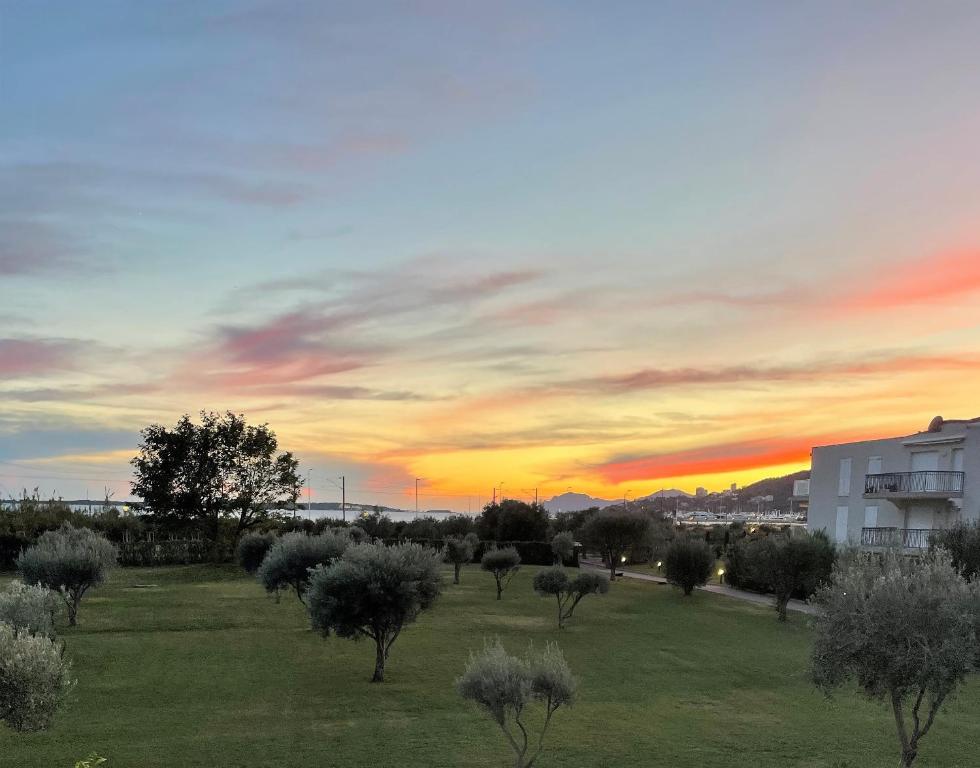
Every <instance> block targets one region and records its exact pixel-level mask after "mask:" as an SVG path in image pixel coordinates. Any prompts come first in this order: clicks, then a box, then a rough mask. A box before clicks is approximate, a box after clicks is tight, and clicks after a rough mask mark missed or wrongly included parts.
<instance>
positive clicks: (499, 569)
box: [480, 547, 521, 600]
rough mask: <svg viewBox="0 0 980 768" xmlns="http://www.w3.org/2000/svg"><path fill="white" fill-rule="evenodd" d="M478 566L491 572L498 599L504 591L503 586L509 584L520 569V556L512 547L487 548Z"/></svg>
mask: <svg viewBox="0 0 980 768" xmlns="http://www.w3.org/2000/svg"><path fill="white" fill-rule="evenodd" d="M480 567H481V568H482V569H483V570H485V571H487V572H489V573H492V574H493V579H494V581H495V582H496V583H497V599H498V600H499V599H500V596H501V595H503V593H504V587H506V586H507V585H508V584H510V580H511V579H512V578H514V574H515V573H517V572H518V571H519V570H520V568H521V556H520V555H519V554H518V552H517V550H516V549H514V547H504V548H503V549H488V550H487V551H486V552H484V553H483V558H482V559H481V560H480Z"/></svg>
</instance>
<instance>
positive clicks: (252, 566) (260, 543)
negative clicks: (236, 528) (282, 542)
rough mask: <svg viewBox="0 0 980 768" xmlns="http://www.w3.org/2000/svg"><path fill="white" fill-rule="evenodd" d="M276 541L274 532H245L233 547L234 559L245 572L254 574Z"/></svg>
mask: <svg viewBox="0 0 980 768" xmlns="http://www.w3.org/2000/svg"><path fill="white" fill-rule="evenodd" d="M275 543H276V535H275V534H274V533H246V534H245V535H244V536H242V537H241V538H240V539H239V540H238V546H237V547H236V548H235V560H237V561H238V564H239V565H240V566H241V567H242V568H243V569H244V571H245V573H247V574H249V575H250V576H254V575H255V574H256V572H257V571H258V570H259V566H260V565H262V561H263V560H265V556H266V555H267V554H268V552H269V549H270V548H271V547H272V545H273V544H275Z"/></svg>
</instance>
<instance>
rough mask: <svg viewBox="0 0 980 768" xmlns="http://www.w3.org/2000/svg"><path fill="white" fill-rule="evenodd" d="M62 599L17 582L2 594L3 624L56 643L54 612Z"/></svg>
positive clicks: (37, 585) (40, 587)
mask: <svg viewBox="0 0 980 768" xmlns="http://www.w3.org/2000/svg"><path fill="white" fill-rule="evenodd" d="M57 605H58V598H57V596H56V595H55V593H54V592H52V591H51V590H50V589H48V588H47V587H42V586H41V585H39V584H34V585H31V584H24V583H22V582H20V581H13V582H11V583H10V585H9V586H8V587H7V588H6V589H5V590H4V591H3V592H0V621H2V622H6V623H7V624H9V625H10V626H12V627H14V628H15V629H22V630H24V631H26V632H29V633H30V634H32V635H43V636H44V637H48V638H50V639H52V640H54V635H55V632H54V612H55V609H56V608H57Z"/></svg>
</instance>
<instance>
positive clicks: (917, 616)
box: [813, 551, 980, 767]
mask: <svg viewBox="0 0 980 768" xmlns="http://www.w3.org/2000/svg"><path fill="white" fill-rule="evenodd" d="M978 598H980V592H978V590H977V585H976V584H973V585H971V584H969V583H968V582H967V581H966V580H965V579H963V577H962V576H961V575H960V574H959V573H958V572H957V571H956V568H955V567H954V566H953V565H952V562H951V560H950V557H949V555H948V554H947V553H946V552H944V551H937V552H931V553H929V554H928V555H926V556H925V557H923V558H921V559H919V560H917V561H916V560H913V559H912V558H906V557H904V556H903V555H902V554H900V553H897V552H887V553H885V554H882V555H873V554H855V553H849V554H848V555H847V556H846V557H843V558H842V559H841V561H840V562H839V563H838V564H837V566H836V567H835V568H834V572H833V575H832V577H831V579H830V582H829V583H828V584H827V585H826V586H824V587H822V588H821V589H820V590H818V591H817V594H816V596H815V602H816V604H817V605H818V606H819V607H820V609H821V610H820V613H819V614H818V615H817V619H816V637H815V640H814V646H813V680H814V682H815V683H816V685H817V686H818V687H819V688H820V689H822V690H823V691H825V692H826V693H827V694H828V695H829V694H830V693H831V692H832V691H834V690H835V689H837V688H839V687H840V686H842V685H844V684H845V683H847V682H848V681H851V680H853V681H856V683H857V685H858V687H859V688H860V689H861V690H862V691H863V692H864V693H865V694H866V695H867V696H868V697H869V698H870V699H872V700H876V701H882V702H885V703H886V704H888V705H889V706H890V707H891V709H892V713H893V714H894V717H895V726H896V730H897V733H898V741H899V744H900V747H901V765H903V766H906V767H907V766H911V765H912V764H913V762H914V761H915V758H916V756H917V755H918V753H919V745H920V742H921V741H922V739H923V738H925V736H926V735H927V734H928V733H929V731H930V730H931V729H932V726H933V723H934V721H935V719H936V715H937V713H938V712H939V710H940V708H941V707H942V706H943V702H945V701H946V700H947V699H948V698H949V697H950V696H951V694H953V693H954V691H955V690H956V688H957V687H958V686H959V685H960V683H962V682H963V680H964V678H965V677H966V676H967V675H968V674H970V673H971V672H975V671H976V670H977V664H978V658H977V627H978V624H977V622H978V619H980V616H978V611H980V599H978Z"/></svg>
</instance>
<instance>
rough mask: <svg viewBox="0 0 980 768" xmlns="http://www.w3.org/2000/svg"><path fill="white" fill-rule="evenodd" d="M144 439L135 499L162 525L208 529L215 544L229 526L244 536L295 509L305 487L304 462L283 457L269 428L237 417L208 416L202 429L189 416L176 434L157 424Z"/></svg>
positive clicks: (287, 455)
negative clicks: (282, 508) (276, 512)
mask: <svg viewBox="0 0 980 768" xmlns="http://www.w3.org/2000/svg"><path fill="white" fill-rule="evenodd" d="M141 435H142V442H141V443H140V448H139V454H138V455H137V456H136V457H135V458H134V459H133V460H132V462H131V463H132V465H133V468H134V473H135V480H134V482H133V493H134V494H136V495H137V496H140V497H141V498H142V499H143V501H144V503H145V506H146V508H147V509H148V510H149V511H150V512H152V513H153V514H154V515H156V516H157V517H159V518H161V519H163V520H167V521H174V522H181V523H186V522H198V523H201V524H203V525H204V526H205V527H206V528H207V530H208V531H209V534H210V535H211V536H212V537H213V541H214V542H215V543H217V540H218V537H219V528H220V521H221V520H222V519H224V518H230V519H233V520H234V521H235V523H236V526H235V528H236V536H237V535H238V534H241V533H242V532H244V531H246V530H249V529H250V528H252V527H253V526H255V525H256V524H257V523H258V522H260V521H261V520H263V519H264V518H265V517H266V516H267V509H268V508H269V507H271V506H275V505H278V504H295V502H296V498H297V496H298V494H299V491H300V488H301V486H302V480H301V478H300V477H299V475H298V474H297V468H298V466H299V462H298V461H297V460H296V459H295V458H293V455H292V454H291V453H289V452H285V453H280V452H279V443H278V441H277V439H276V435H275V433H274V432H273V431H272V430H271V429H269V426H268V425H267V424H260V425H259V426H251V425H249V424H247V423H246V421H245V417H244V416H242V415H239V414H234V413H232V412H230V411H229V412H227V413H225V414H217V413H208V412H204V411H202V412H201V414H200V424H195V423H194V422H193V421H192V420H191V418H190V416H188V415H186V414H185V415H184V416H182V417H181V419H180V420H179V421H178V422H177V424H176V425H175V426H174V427H172V428H169V427H165V426H162V425H160V424H153V425H151V426H148V427H146V428H145V429H144V430H143V431H142V433H141Z"/></svg>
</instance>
